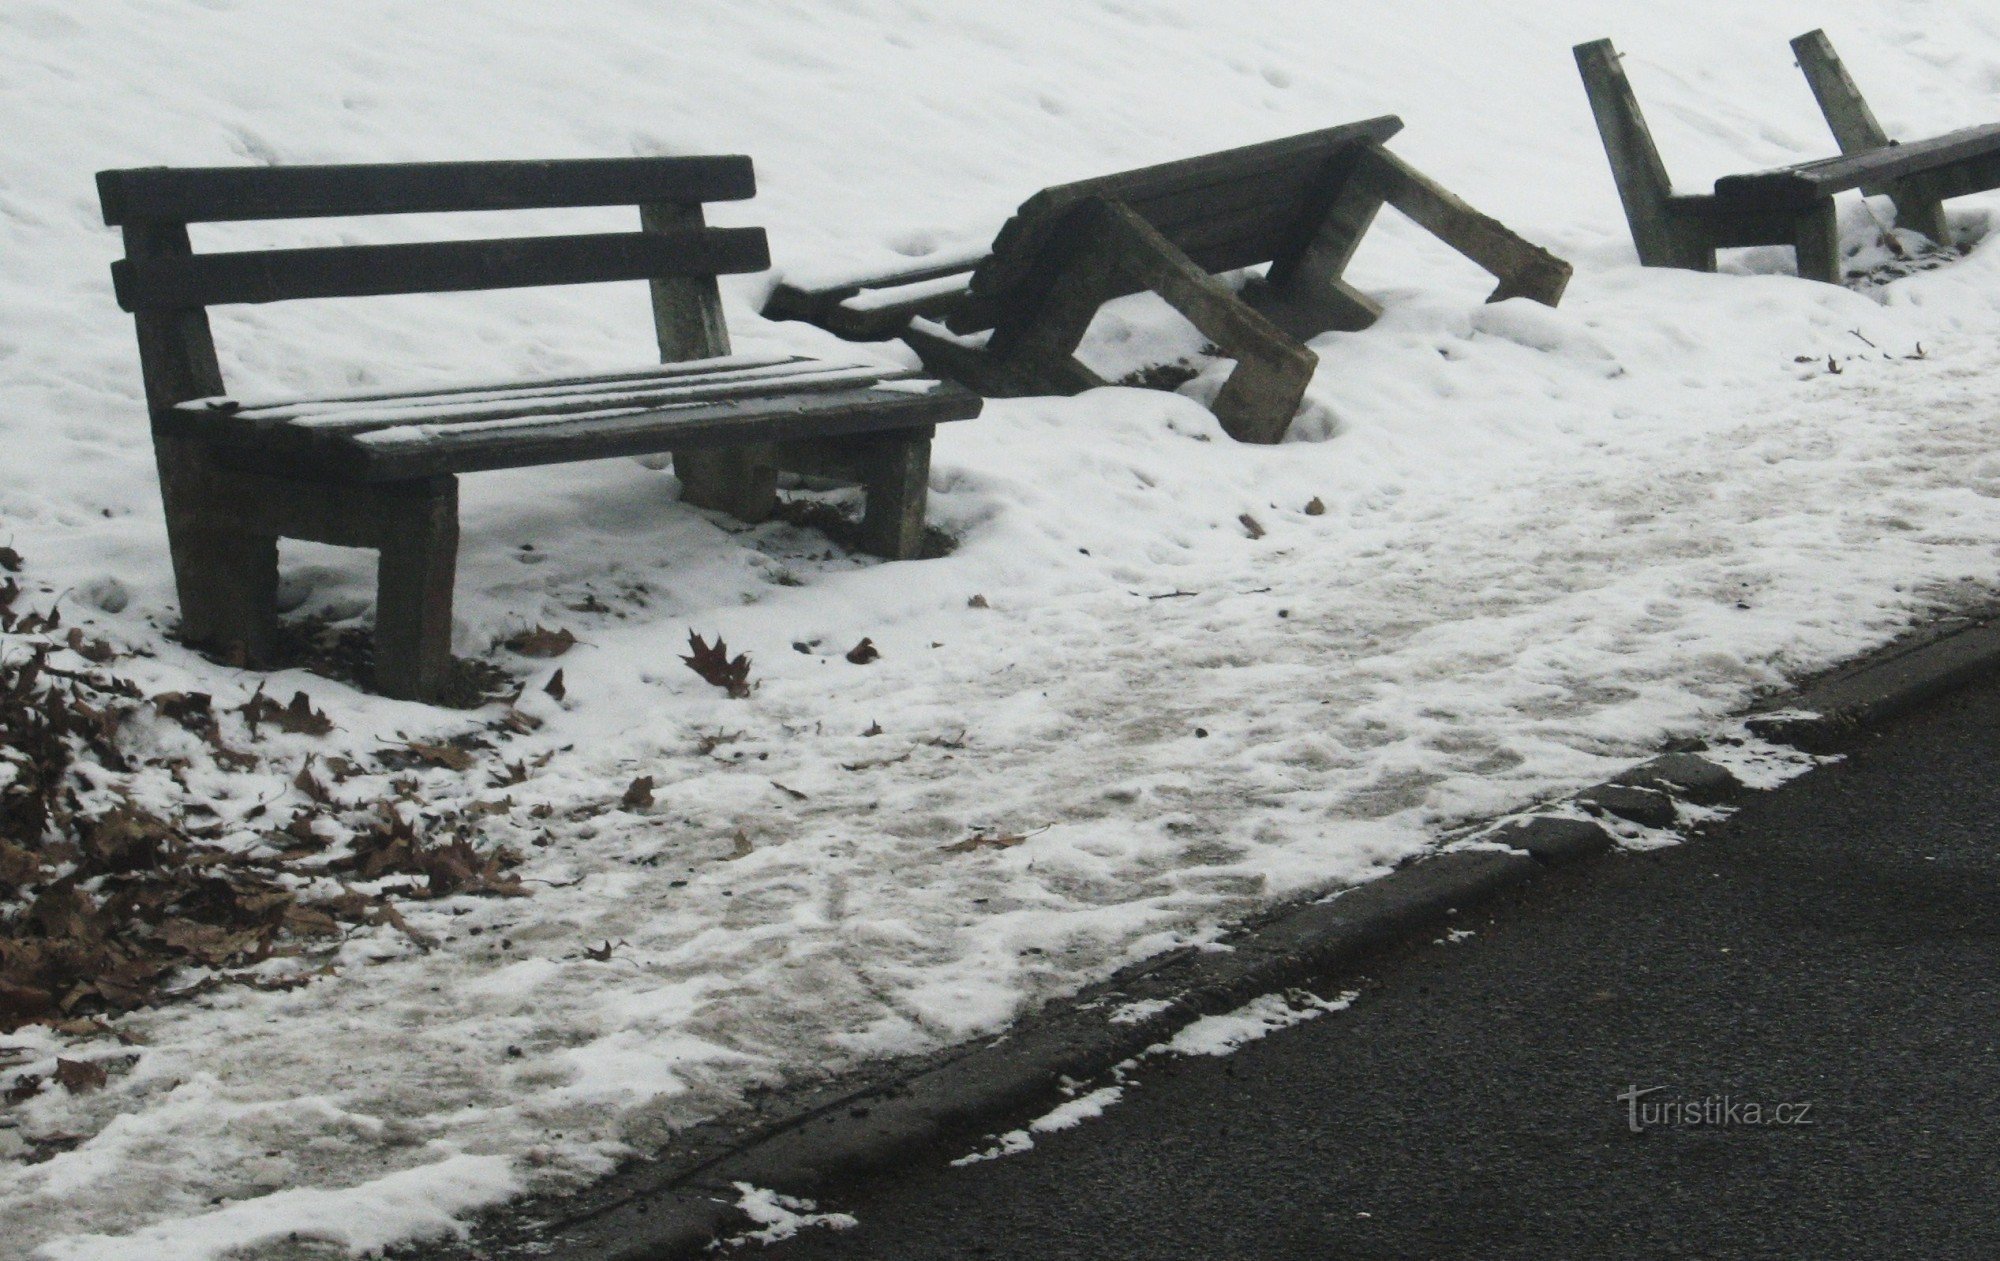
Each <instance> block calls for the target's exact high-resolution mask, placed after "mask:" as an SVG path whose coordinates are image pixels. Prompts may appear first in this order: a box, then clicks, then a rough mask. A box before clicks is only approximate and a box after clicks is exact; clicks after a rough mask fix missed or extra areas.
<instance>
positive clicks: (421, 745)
mask: <svg viewBox="0 0 2000 1261" xmlns="http://www.w3.org/2000/svg"><path fill="white" fill-rule="evenodd" d="M403 747H404V748H406V749H408V750H409V751H410V752H411V753H414V754H415V755H416V756H417V759H418V760H419V761H422V762H428V763H429V764H430V765H432V766H442V767H444V768H445V769H446V770H453V771H469V770H471V769H472V755H471V754H470V753H467V752H466V751H465V750H464V749H461V748H458V747H456V746H455V745H449V744H427V743H425V742H424V741H422V740H406V741H404V743H403Z"/></svg>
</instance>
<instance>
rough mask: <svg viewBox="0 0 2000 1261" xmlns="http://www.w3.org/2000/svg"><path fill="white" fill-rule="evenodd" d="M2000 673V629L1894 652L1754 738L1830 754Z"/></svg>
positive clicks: (1776, 714) (1849, 673)
mask: <svg viewBox="0 0 2000 1261" xmlns="http://www.w3.org/2000/svg"><path fill="white" fill-rule="evenodd" d="M1997 672H2000V624H1996V623H1992V622H1976V623H1974V624H1973V625H1971V626H1969V627H1967V628H1966V629H1964V630H1960V631H1957V632H1955V633H1953V634H1948V635H1944V636H1942V637H1939V638H1936V639H1931V640H1928V641H1925V642H1921V643H1916V644H1913V645H1910V646H1906V647H1900V648H1892V649H1890V650H1888V651H1885V652H1882V653H1878V654H1876V655H1874V656H1872V657H1869V658H1867V659H1865V660H1863V661H1862V662H1860V663H1858V664H1857V665H1855V666H1853V667H1850V668H1847V669H1843V670H1839V671H1836V672H1835V673H1833V674H1830V675H1828V676H1826V677H1825V678H1823V679H1820V680H1819V681H1818V682H1816V683H1813V684H1811V685H1810V686H1808V687H1806V688H1804V689H1803V690H1801V691H1800V692H1799V693H1798V694H1797V695H1796V696H1795V697H1794V698H1793V699H1792V701H1791V703H1790V704H1788V705H1786V706H1784V707H1783V709H1774V710H1771V711H1767V712H1766V713H1765V714H1762V715H1756V716H1753V717H1751V718H1750V719H1749V721H1748V724H1747V725H1748V726H1749V728H1750V730H1751V731H1752V732H1754V733H1755V734H1757V735H1759V736H1762V737H1763V738H1764V739H1766V740H1773V741H1776V742H1778V743H1780V744H1789V745H1793V746H1795V747H1797V748H1800V749H1804V750H1805V751H1806V752H1808V753H1830V752H1833V751H1834V750H1835V749H1838V748H1839V747H1840V746H1841V745H1842V744H1843V743H1845V742H1846V741H1847V740H1849V739H1851V738H1853V736H1854V734H1855V733H1856V732H1857V731H1859V730H1861V729H1862V728H1864V727H1869V726H1873V725H1875V724H1877V723H1881V722H1885V721H1887V720H1888V719H1891V718H1894V717H1895V716H1896V715H1898V714H1902V713H1906V712H1908V711H1909V710H1911V709H1913V708H1915V707H1916V706H1918V705H1921V704H1923V703H1924V702H1925V701H1928V700H1933V699H1935V698H1937V697H1939V696H1942V695H1944V694H1945V693H1946V692H1950V691H1952V690H1954V689H1956V688H1960V687H1964V686H1965V685H1966V684H1968V683H1975V682H1977V681H1979V680H1980V679H1982V678H1986V677H1988V676H1990V675H1992V674H1995V673H1997Z"/></svg>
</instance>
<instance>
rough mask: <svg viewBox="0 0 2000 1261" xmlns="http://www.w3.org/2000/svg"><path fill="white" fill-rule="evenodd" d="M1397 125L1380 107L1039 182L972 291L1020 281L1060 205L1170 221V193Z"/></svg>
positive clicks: (1290, 162)
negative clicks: (1258, 140) (1134, 211)
mask: <svg viewBox="0 0 2000 1261" xmlns="http://www.w3.org/2000/svg"><path fill="white" fill-rule="evenodd" d="M1402 126H1403V124H1402V120H1401V119H1399V118H1396V117H1394V116H1393V115H1385V116H1383V117H1380V118H1371V119H1366V120H1364V121H1361V122H1357V123H1348V124H1345V125H1343V126H1339V127H1329V128H1326V129H1324V130H1321V131H1316V132H1308V133H1305V134H1303V135H1299V136H1289V137H1286V138H1284V139H1282V140H1273V141H1268V142H1266V143H1263V144H1257V145H1246V146H1244V147H1242V148H1238V149H1227V150H1224V151H1222V152H1219V153H1210V154H1204V155H1202V156H1200V157H1195V158H1185V159H1182V160H1180V161H1177V162H1166V163H1162V164H1160V165H1158V166H1150V167H1144V168H1141V169H1139V170H1134V171H1124V172H1120V173H1118V174H1116V175H1105V176H1099V177H1097V178H1095V179H1088V180H1080V181H1077V182H1076V183H1073V184H1060V185H1057V186H1055V187H1053V188H1045V189H1043V190H1042V191H1041V192H1039V193H1036V194H1035V195H1034V196H1033V197H1030V198H1029V199H1028V200H1027V201H1025V202H1023V203H1022V204H1021V208H1020V210H1019V211H1017V212H1016V213H1015V215H1014V217H1013V218H1011V219H1009V220H1008V221H1007V222H1006V224H1004V225H1003V226H1002V227H1001V229H1000V232H999V234H998V235H997V236H996V237H994V239H993V254H992V256H991V257H990V258H988V259H987V260H986V262H985V263H983V264H982V265H981V266H980V267H979V269H978V270H977V271H975V272H974V273H973V278H972V285H971V289H972V292H973V293H974V294H975V295H979V294H1001V293H1005V292H1009V291H1011V290H1012V289H1013V287H1014V286H1015V285H1017V284H1019V283H1021V282H1022V281H1023V279H1024V277H1025V273H1026V271H1027V270H1028V269H1029V268H1031V267H1032V266H1033V262H1032V256H1033V255H1034V254H1035V253H1036V252H1037V250H1038V248H1039V246H1040V244H1041V242H1042V240H1043V239H1044V238H1045V237H1046V236H1047V234H1048V233H1049V232H1050V231H1051V230H1053V226H1054V224H1055V223H1056V222H1058V221H1059V219H1060V217H1061V214H1062V213H1063V212H1064V211H1065V210H1066V208H1068V207H1070V206H1073V205H1076V204H1079V203H1080V202H1083V201H1085V200H1088V199H1092V198H1103V199H1106V200H1111V201H1120V202H1124V203H1126V204H1128V205H1133V206H1134V207H1135V208H1144V209H1142V211H1141V213H1142V215H1143V216H1145V217H1150V216H1151V215H1153V214H1158V215H1159V216H1161V217H1162V218H1163V219H1165V220H1167V221H1169V222H1173V221H1175V219H1176V216H1175V214H1174V213H1173V211H1172V209H1171V208H1172V206H1174V205H1175V204H1176V199H1183V200H1191V201H1192V203H1193V204H1194V205H1195V206H1197V207H1199V206H1201V205H1204V204H1208V203H1209V201H1210V199H1212V198H1213V197H1215V196H1218V195H1223V194H1220V193H1218V192H1217V191H1215V190H1219V189H1226V188H1227V187H1229V186H1230V185H1233V184H1237V183H1240V182H1242V181H1244V180H1246V179H1253V180H1254V179H1256V178H1258V177H1264V176H1269V175H1271V174H1272V173H1273V172H1283V173H1286V174H1281V175H1279V176H1277V178H1278V179H1280V180H1289V179H1291V178H1292V176H1291V175H1290V174H1289V173H1290V172H1296V171H1299V170H1300V169H1301V168H1303V169H1306V170H1309V171H1310V170H1314V169H1316V164H1319V163H1322V162H1324V161H1327V160H1330V159H1332V158H1334V157H1336V156H1337V155H1339V154H1340V153H1342V152H1345V151H1346V150H1348V149H1350V148H1352V147H1354V146H1356V145H1363V144H1371V143H1380V142H1381V141H1383V140H1387V139H1388V138H1389V137H1390V136H1393V135H1395V134H1396V132H1398V131H1400V130H1401V129H1402ZM1295 209H1296V208H1295ZM1258 261H1262V260H1261V259H1260V260H1258Z"/></svg>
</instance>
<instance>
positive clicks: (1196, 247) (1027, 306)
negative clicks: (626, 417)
mask: <svg viewBox="0 0 2000 1261" xmlns="http://www.w3.org/2000/svg"><path fill="white" fill-rule="evenodd" d="M1402 125H1403V124H1402V121H1401V120H1400V119H1398V118H1395V117H1394V116H1383V117H1380V118H1372V119H1368V120H1366V121H1363V122H1358V123H1350V124H1347V125H1345V126H1340V127H1332V128H1328V129H1326V130H1324V131H1316V132H1310V133H1307V134H1305V135H1300V136H1292V137H1289V138H1286V139H1283V140H1274V141H1270V142H1268V143H1264V144H1257V145H1250V146H1247V147H1244V148H1240V149H1230V150H1227V151H1225V152H1221V153H1212V154H1208V155H1206V156H1203V157H1198V158H1189V159H1186V160H1183V161H1179V162H1169V163H1166V164H1164V165H1160V166H1152V167H1146V168H1144V169H1142V170H1136V171H1126V172H1123V173H1121V174H1117V175H1107V176H1102V177H1099V178H1096V179H1089V180H1083V181H1080V182H1078V183H1074V184H1064V185H1060V186H1057V187H1054V188H1047V189H1044V190H1042V191H1041V192H1039V193H1037V194H1035V195H1034V196H1033V197H1031V198H1029V199H1028V200H1027V201H1026V202H1024V203H1023V204H1022V205H1021V208H1020V209H1019V210H1018V211H1017V212H1016V213H1015V215H1014V216H1013V218H1011V219H1009V220H1008V221H1007V223H1006V224H1005V225H1004V226H1003V227H1002V228H1001V229H1000V232H999V234H998V235H997V236H996V237H995V238H994V241H993V244H992V247H991V248H990V249H988V250H985V251H979V252H976V253H972V254H967V255H961V256H957V257H951V258H946V259H943V260H938V261H934V262H929V263H926V264H924V265H923V266H920V267H917V268H912V269H909V270H904V271H897V272H891V273H886V274H882V275H875V276H867V277H860V278H850V279H846V280H842V281H839V282H835V283H830V284H824V285H816V286H810V287H807V286H798V285H789V284H781V285H779V286H778V287H777V288H776V289H775V290H774V291H773V292H772V294H771V297H770V299H769V300H768V301H767V302H766V304H765V306H764V314H765V315H766V316H769V317H770V318H772V319H795V320H804V321H807V322H810V323H813V324H817V325H818V326H820V327H821V328H824V329H826V330H828V331H829V332H832V333H834V334H836V335H837V336H840V337H844V338H847V339H849V340H853V341H873V340H882V339H887V338H892V337H900V338H903V339H904V340H905V341H907V342H908V343H909V344H910V346H911V347H912V348H913V349H914V350H915V351H916V352H917V354H918V355H919V356H921V357H922V359H923V361H924V364H925V366H926V367H928V368H930V369H931V370H932V371H934V372H938V373H940V374H941V375H944V376H947V377H950V378H952V379H954V380H958V381H962V382H964V383H965V384H967V385H970V386H971V387H972V388H974V389H976V390H978V391H979V392H980V393H982V394H985V395H988V396H990V397H1009V396H1015V395H1025V394H1073V393H1077V392H1079V391H1081V390H1085V389H1090V388H1093V387H1095V386H1100V385H1104V384H1106V382H1105V381H1104V380H1103V379H1102V378H1100V377H1099V376H1098V375H1097V374H1096V373H1094V372H1092V371H1091V370H1090V369H1089V368H1088V367H1086V366H1084V365H1083V364H1082V363H1079V362H1078V361H1077V359H1076V349H1077V346H1078V345H1079V343H1080V342H1081V341H1082V340H1083V336H1084V334H1085V333H1086V332H1087V331H1088V329H1089V327H1090V322H1091V319H1092V318H1093V317H1094V316H1095V314H1096V313H1097V310H1098V308H1099V307H1101V306H1102V305H1103V304H1104V303H1106V302H1108V301H1111V300H1112V299H1115V298H1120V297H1125V296H1127V295H1130V294H1134V293H1139V292H1144V291H1148V290H1150V291H1152V292H1155V293H1157V294H1159V295H1160V296H1161V297H1162V298H1164V299H1165V300H1166V301H1167V302H1168V304H1169V305H1171V306H1173V307H1174V308H1175V309H1177V310H1178V311H1179V312H1180V313H1181V314H1182V315H1183V316H1184V317H1186V319H1187V320H1188V322H1189V323H1190V324H1192V325H1194V327H1195V328H1196V329H1197V330H1198V331H1199V332H1201V333H1202V334H1203V335H1204V336H1206V337H1207V338H1208V339H1209V340H1210V341H1211V342H1213V343H1214V344H1215V345H1216V347H1217V348H1218V350H1219V351H1220V353H1221V354H1222V355H1223V356H1225V357H1228V358H1231V359H1234V360H1236V363H1237V366H1236V369H1235V371H1234V372H1233V373H1232V374H1231V375H1230V378H1229V380H1228V382H1227V383H1226V384H1224V386H1223V387H1222V390H1221V392H1220V393H1219V394H1218V395H1217V396H1216V399H1215V402H1214V404H1213V408H1214V412H1215V415H1216V417H1217V419H1218V420H1220V421H1221V423H1222V426H1223V428H1224V429H1225V430H1226V431H1227V432H1228V433H1229V434H1230V436H1232V437H1234V438H1237V439H1239V440H1241V441H1244V442H1277V441H1278V440H1280V439H1281V438H1282V437H1283V436H1284V433H1285V429H1286V427H1287V426H1288V425H1289V424H1290V423H1291V419H1292V416H1293V415H1294V413H1295V412H1296V411H1297V410H1298V405H1299V402H1300V400H1301V398H1302V397H1303V396H1304V393H1305V388H1306V383H1307V382H1308V381H1309V380H1310V379H1311V376H1312V373H1313V369H1314V367H1315V366H1316V364H1317V363H1318V357H1317V356H1316V355H1314V354H1313V352H1312V351H1311V350H1309V349H1307V348H1306V346H1305V345H1303V344H1302V343H1303V341H1304V340H1305V339H1307V338H1310V337H1313V336H1316V335H1318V334H1320V333H1323V332H1328V331H1333V330H1340V331H1357V330H1360V329H1363V328H1366V327H1368V326H1369V325H1370V324H1372V323H1374V321H1375V320H1376V318H1377V317H1378V316H1379V315H1380V314H1381V308H1380V307H1379V306H1378V305H1377V304H1376V303H1375V302H1374V301H1373V300H1371V299H1370V298H1369V297H1368V296H1367V295H1365V294H1363V293H1361V292H1360V291H1359V290H1357V289H1356V288H1354V286H1352V285H1351V284H1349V283H1348V282H1347V281H1346V280H1345V279H1343V273H1344V272H1345V270H1346V268H1347V264H1348V262H1349V260H1351V259H1352V258H1353V256H1354V251H1355V250H1356V248H1357V247H1358V246H1359V245H1360V243H1361V240H1362V238H1363V236H1364V235H1365V234H1366V233H1367V231H1368V229H1369V227H1370V226H1371V225H1372V224H1373V222H1374V220H1375V217H1376V215H1377V214H1378V213H1379V211H1380V210H1381V208H1382V207H1383V206H1384V205H1389V206H1394V207H1395V208H1396V209H1398V210H1400V211H1402V212H1403V213H1404V214H1406V215H1408V216H1409V217H1410V218H1411V219H1413V220H1415V221H1416V222H1417V223H1418V224H1420V225H1422V226H1423V227H1424V228H1426V229H1427V230H1429V231H1430V232H1431V233H1433V234H1434V235H1436V236H1437V237H1438V238H1439V239H1440V240H1443V241H1444V242H1446V243H1447V244H1449V245H1451V246H1452V247H1454V248H1455V249H1457V250H1458V251H1459V252H1460V253H1462V254H1464V255H1465V256H1466V257H1467V258H1469V259H1471V260H1472V261H1473V262H1475V263H1477V264H1479V265H1480V266H1481V267H1483V268H1485V269H1486V270H1487V271H1488V272H1489V273H1491V274H1492V275H1493V276H1494V277H1495V279H1496V280H1497V282H1498V285H1497V287H1496V288H1495V289H1494V291H1493V294H1492V298H1491V300H1493V301H1499V300H1501V299H1503V298H1512V297H1526V298H1532V299H1534V300H1535V301H1538V302H1543V303H1546V304H1548V305H1550V306H1554V305H1555V304H1556V303H1557V302H1558V301H1559V300H1560V299H1561V297H1562V292H1563V288H1564V286H1565V285H1566V284H1567V283H1568V281H1569V276H1570V266H1569V264H1568V263H1566V262H1564V261H1563V260H1561V259H1559V258H1557V257H1555V256H1554V255H1553V254H1550V253H1549V252H1548V251H1546V250H1543V249H1541V248H1540V247H1538V246H1535V245H1532V244H1530V243H1529V242H1527V241H1524V240H1522V239H1521V238H1520V237H1519V236H1516V235H1515V234H1514V233H1513V232H1511V231H1509V230H1508V229H1507V228H1506V227H1505V226H1504V225H1502V224H1500V223H1499V222H1498V221H1496V220H1494V219H1492V218H1489V217H1488V216H1486V215H1483V214H1481V213H1479V212H1478V211H1477V210H1474V209H1473V208H1472V207H1471V206H1469V205H1467V204H1466V203H1465V202H1463V201H1461V200H1460V199H1459V198H1457V197H1456V196H1454V195H1452V194H1451V193H1450V192H1449V191H1447V190H1446V189H1444V188H1442V187H1441V186H1439V185H1438V184H1437V183H1436V182H1435V181H1433V180H1431V179H1430V178H1428V177H1427V176H1425V175H1424V174H1422V173H1421V172H1419V171H1417V170H1415V169H1414V168H1412V167H1411V166H1409V164H1407V163H1405V162H1404V161H1403V160H1402V159H1400V158H1398V157H1397V156H1396V155H1395V154H1393V153H1391V152H1389V150H1387V149H1386V148H1384V147H1383V142H1384V141H1386V140H1388V139H1389V138H1390V137H1391V136H1393V135H1395V134H1396V133H1397V132H1398V131H1399V130H1401V129H1402ZM1262 263H1269V264H1270V269H1269V272H1268V274H1266V275H1265V276H1263V277H1261V278H1259V279H1256V280H1254V281H1253V282H1251V283H1250V284H1249V285H1248V286H1247V287H1246V288H1245V289H1244V290H1243V291H1242V292H1241V293H1238V292H1237V291H1235V290H1233V289H1232V288H1231V287H1230V286H1229V285H1227V284H1225V283H1224V282H1223V281H1222V280H1220V279H1218V278H1217V273H1222V272H1231V271H1236V270H1239V269H1242V268H1248V267H1254V266H1257V265H1259V264H1262ZM918 321H930V322H932V323H931V324H930V325H929V326H926V325H925V324H924V323H919V322H918ZM937 324H942V325H943V326H944V327H943V329H939V328H937V327H936V325H937ZM989 331H990V333H991V336H990V338H989V339H988V340H987V341H986V343H985V345H984V346H983V347H982V346H975V345H974V344H972V343H971V342H970V341H968V340H966V339H967V338H968V337H970V336H971V335H977V334H981V333H986V332H989ZM948 334H951V335H956V336H951V335H948Z"/></svg>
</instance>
